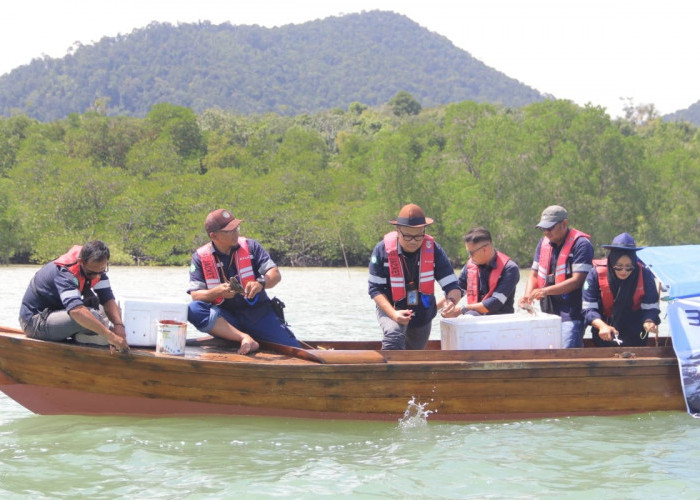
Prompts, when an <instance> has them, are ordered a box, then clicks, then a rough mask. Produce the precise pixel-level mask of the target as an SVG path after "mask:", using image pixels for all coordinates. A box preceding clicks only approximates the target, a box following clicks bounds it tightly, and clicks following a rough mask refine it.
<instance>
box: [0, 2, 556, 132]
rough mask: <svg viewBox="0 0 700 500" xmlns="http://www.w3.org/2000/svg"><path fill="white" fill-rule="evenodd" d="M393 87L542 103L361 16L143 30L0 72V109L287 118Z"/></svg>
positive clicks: (468, 62)
mask: <svg viewBox="0 0 700 500" xmlns="http://www.w3.org/2000/svg"><path fill="white" fill-rule="evenodd" d="M402 90H403V91H406V92H409V93H410V94H411V95H412V96H413V97H414V98H415V99H417V100H418V101H419V102H420V103H421V105H422V106H423V107H432V106H436V105H441V104H446V103H449V102H460V101H465V100H474V101H478V102H493V103H500V104H503V105H506V106H511V107H517V106H522V105H526V104H529V103H532V102H535V101H540V100H542V99H543V98H544V96H543V95H542V94H540V93H539V92H538V91H536V90H534V89H532V88H530V87H528V86H526V85H524V84H522V83H520V82H518V81H516V80H514V79H512V78H509V77H508V76H506V75H504V74H503V73H500V72H498V71H496V70H494V69H492V68H489V67H488V66H486V65H485V64H483V63H482V62H480V61H478V60H477V59H475V58H473V57H472V56H471V55H469V53H468V52H466V51H464V50H461V49H459V48H457V47H455V46H454V44H452V42H450V41H449V40H448V39H447V38H445V37H443V36H441V35H438V34H436V33H432V32H430V31H428V30H427V29H425V28H422V27H421V26H419V25H418V24H416V23H415V22H413V21H411V20H410V19H409V18H407V17H405V16H403V15H400V14H396V13H392V12H383V11H371V12H363V13H361V14H349V15H345V16H340V17H329V18H326V19H323V20H316V21H312V22H307V23H304V24H299V25H286V26H282V27H278V28H263V27H260V26H233V25H231V24H228V23H225V24H220V25H213V24H211V23H209V22H201V23H197V24H179V25H177V26H173V25H171V24H167V23H166V24H161V23H151V24H150V25H148V26H147V27H145V28H142V29H137V30H134V31H133V32H132V33H130V34H128V35H119V36H117V37H109V38H108V37H105V38H103V39H102V40H100V41H99V42H97V43H95V44H92V45H78V46H76V47H75V48H74V49H73V50H72V52H71V53H69V54H68V55H66V56H65V57H63V58H60V59H53V58H49V57H45V58H43V59H34V60H33V61H32V62H31V63H30V64H28V65H25V66H21V67H19V68H17V69H15V70H13V71H11V72H10V73H8V74H6V75H4V76H2V77H0V114H2V115H5V116H9V115H10V114H11V113H13V112H22V113H25V114H27V115H29V116H31V117H35V118H38V119H40V120H43V121H50V120H55V119H59V118H62V117H65V116H67V115H68V114H70V113H73V112H77V113H83V112H85V111H86V110H88V109H90V108H91V107H92V106H94V105H95V103H96V102H97V101H98V100H100V105H101V106H103V107H104V109H105V111H106V113H107V114H110V115H116V114H119V115H132V116H144V115H145V114H146V113H147V112H148V110H149V109H150V107H151V106H152V105H153V104H156V103H159V102H169V103H172V104H176V105H180V106H187V107H190V108H192V109H194V110H195V111H196V112H201V111H203V110H205V109H207V108H212V107H220V108H224V109H231V110H233V111H235V112H239V113H243V114H248V113H264V112H270V111H272V112H277V113H280V114H290V115H293V114H300V113H311V112H315V111H319V110H323V109H330V108H334V107H341V108H344V109H345V108H347V106H348V105H349V104H350V103H352V102H360V103H363V104H366V105H369V106H376V105H380V104H384V103H386V102H387V101H388V100H390V99H391V98H392V97H393V96H394V95H396V93H397V92H399V91H402Z"/></svg>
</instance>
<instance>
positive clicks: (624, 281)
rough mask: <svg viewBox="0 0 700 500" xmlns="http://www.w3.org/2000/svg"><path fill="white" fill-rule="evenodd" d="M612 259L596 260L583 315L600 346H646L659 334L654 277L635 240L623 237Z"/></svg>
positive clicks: (610, 254) (612, 247)
mask: <svg viewBox="0 0 700 500" xmlns="http://www.w3.org/2000/svg"><path fill="white" fill-rule="evenodd" d="M603 248H607V249H608V250H609V252H608V258H607V259H600V260H594V261H593V264H594V266H595V267H594V268H593V269H591V271H590V272H589V273H588V276H587V277H586V283H585V285H584V286H583V314H584V315H585V319H586V325H591V332H592V335H593V342H594V343H595V345H596V346H598V347H610V346H617V345H622V346H627V347H632V346H645V345H647V338H648V336H649V333H654V334H656V335H658V334H659V328H658V325H659V323H660V322H661V319H660V317H659V314H660V312H661V311H660V309H659V292H658V290H657V289H656V283H655V281H654V275H653V274H652V273H651V271H650V270H649V269H648V268H647V267H645V266H644V265H643V264H642V263H641V262H640V261H639V260H638V259H637V250H641V249H642V248H643V247H638V246H636V244H635V241H634V238H633V237H632V236H631V235H629V234H627V233H622V234H619V235H617V236H616V237H615V239H613V241H612V243H611V244H610V245H603Z"/></svg>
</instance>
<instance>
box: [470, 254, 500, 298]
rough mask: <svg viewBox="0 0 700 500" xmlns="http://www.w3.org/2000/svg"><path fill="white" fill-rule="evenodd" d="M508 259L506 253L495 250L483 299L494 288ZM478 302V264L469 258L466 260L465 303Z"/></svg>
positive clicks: (491, 292) (489, 294)
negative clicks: (492, 266)
mask: <svg viewBox="0 0 700 500" xmlns="http://www.w3.org/2000/svg"><path fill="white" fill-rule="evenodd" d="M509 260H510V257H508V256H507V255H506V254H504V253H501V252H499V251H496V267H495V268H493V269H491V274H490V275H489V291H488V292H487V293H486V295H484V297H483V299H482V300H484V299H488V298H489V297H490V296H491V295H493V292H494V290H496V285H497V284H498V280H499V279H500V278H501V275H502V274H503V269H504V268H505V267H506V264H507V263H508V261H509ZM478 302H479V266H477V265H476V264H474V261H473V260H471V259H469V261H468V262H467V304H476V303H478Z"/></svg>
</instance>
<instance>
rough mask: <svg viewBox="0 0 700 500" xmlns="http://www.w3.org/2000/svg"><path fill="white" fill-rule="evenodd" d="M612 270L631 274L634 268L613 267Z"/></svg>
mask: <svg viewBox="0 0 700 500" xmlns="http://www.w3.org/2000/svg"><path fill="white" fill-rule="evenodd" d="M613 269H614V270H615V271H617V272H622V271H624V272H626V273H631V272H632V271H634V267H632V266H613Z"/></svg>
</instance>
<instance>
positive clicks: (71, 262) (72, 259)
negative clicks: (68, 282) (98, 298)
mask: <svg viewBox="0 0 700 500" xmlns="http://www.w3.org/2000/svg"><path fill="white" fill-rule="evenodd" d="M82 249H83V247H82V245H73V246H72V247H71V249H70V250H68V252H66V253H64V254H63V255H61V256H60V257H59V258H58V259H56V260H54V261H53V263H54V264H56V265H57V266H61V267H65V268H66V269H67V270H68V271H70V273H71V274H72V275H73V276H75V277H76V278H78V290H80V292H81V293H82V291H83V287H84V286H85V280H86V278H85V276H84V275H83V273H81V272H80V263H79V262H78V257H80V251H81V250H82ZM101 278H102V276H101V275H98V276H96V277H94V278H93V279H91V280H90V288H92V287H93V286H95V285H96V284H97V282H98V281H100V279H101Z"/></svg>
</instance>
